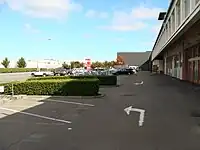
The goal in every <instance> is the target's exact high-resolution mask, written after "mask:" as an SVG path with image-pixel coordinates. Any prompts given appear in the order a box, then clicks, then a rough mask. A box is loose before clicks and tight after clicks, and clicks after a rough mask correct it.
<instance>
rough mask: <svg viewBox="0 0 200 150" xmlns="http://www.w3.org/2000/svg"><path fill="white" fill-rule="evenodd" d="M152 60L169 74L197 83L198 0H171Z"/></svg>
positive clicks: (199, 75) (199, 46)
mask: <svg viewBox="0 0 200 150" xmlns="http://www.w3.org/2000/svg"><path fill="white" fill-rule="evenodd" d="M151 61H152V62H153V65H157V66H158V67H159V70H162V71H163V72H164V73H165V74H167V75H170V76H172V77H175V78H178V79H181V80H187V81H190V82H193V83H199V84H200V0H172V1H171V3H170V6H169V8H168V11H167V13H166V14H165V17H164V20H163V23H162V26H161V29H160V32H159V34H158V37H157V40H156V42H155V44H154V47H153V50H152V54H151Z"/></svg>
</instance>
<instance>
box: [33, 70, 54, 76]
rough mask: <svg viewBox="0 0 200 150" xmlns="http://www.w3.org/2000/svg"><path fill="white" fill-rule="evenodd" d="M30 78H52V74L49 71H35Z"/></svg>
mask: <svg viewBox="0 0 200 150" xmlns="http://www.w3.org/2000/svg"><path fill="white" fill-rule="evenodd" d="M31 75H32V76H34V77H37V76H43V77H45V76H53V75H54V73H53V72H51V71H36V72H32V73H31Z"/></svg>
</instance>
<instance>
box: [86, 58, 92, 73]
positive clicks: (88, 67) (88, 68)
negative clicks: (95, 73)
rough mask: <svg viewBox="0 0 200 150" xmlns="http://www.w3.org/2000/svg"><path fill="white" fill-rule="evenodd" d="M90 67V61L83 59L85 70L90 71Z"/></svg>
mask: <svg viewBox="0 0 200 150" xmlns="http://www.w3.org/2000/svg"><path fill="white" fill-rule="evenodd" d="M91 65H92V63H91V59H89V58H86V59H85V67H87V70H90V69H91Z"/></svg>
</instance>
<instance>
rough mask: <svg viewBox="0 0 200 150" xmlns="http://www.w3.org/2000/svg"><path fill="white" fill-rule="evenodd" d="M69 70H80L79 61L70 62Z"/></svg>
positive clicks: (81, 65) (81, 64) (80, 64)
mask: <svg viewBox="0 0 200 150" xmlns="http://www.w3.org/2000/svg"><path fill="white" fill-rule="evenodd" d="M70 65H71V68H81V67H83V63H81V62H79V61H71V62H70Z"/></svg>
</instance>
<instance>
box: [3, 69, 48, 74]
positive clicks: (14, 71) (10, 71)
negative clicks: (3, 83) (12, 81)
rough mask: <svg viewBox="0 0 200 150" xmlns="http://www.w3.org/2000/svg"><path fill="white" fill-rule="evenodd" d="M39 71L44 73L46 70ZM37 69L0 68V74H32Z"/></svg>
mask: <svg viewBox="0 0 200 150" xmlns="http://www.w3.org/2000/svg"><path fill="white" fill-rule="evenodd" d="M40 70H41V71H46V70H47V69H46V68H40ZM34 71H37V68H0V73H17V72H34Z"/></svg>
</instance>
